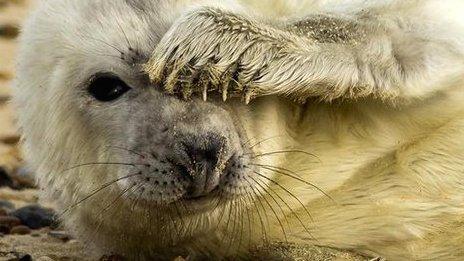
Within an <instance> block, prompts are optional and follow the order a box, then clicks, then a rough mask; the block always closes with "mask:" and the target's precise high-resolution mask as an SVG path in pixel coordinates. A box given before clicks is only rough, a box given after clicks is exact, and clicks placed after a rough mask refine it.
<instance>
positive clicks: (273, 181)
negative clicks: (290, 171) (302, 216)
mask: <svg viewBox="0 0 464 261" xmlns="http://www.w3.org/2000/svg"><path fill="white" fill-rule="evenodd" d="M253 172H254V173H255V174H256V175H258V176H260V177H262V178H264V179H266V180H268V181H270V182H271V183H273V184H275V185H277V186H278V187H280V188H281V189H283V190H284V191H285V192H286V193H288V194H289V195H290V196H291V197H292V198H294V199H295V200H296V201H298V203H299V204H300V205H301V206H302V207H303V209H304V210H305V211H306V214H308V216H309V217H311V220H313V218H312V215H311V213H310V212H309V210H308V209H307V208H306V206H305V205H304V204H303V202H301V200H300V199H299V198H298V197H297V196H295V194H293V193H292V192H291V191H290V190H288V189H287V188H286V187H284V186H283V185H281V184H280V183H279V182H277V181H275V180H273V179H271V178H268V177H266V176H265V175H263V174H261V173H259V172H257V171H253Z"/></svg>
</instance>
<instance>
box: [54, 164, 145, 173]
mask: <svg viewBox="0 0 464 261" xmlns="http://www.w3.org/2000/svg"><path fill="white" fill-rule="evenodd" d="M93 165H124V166H132V167H135V166H143V165H147V164H141V163H126V162H89V163H83V164H79V165H76V166H73V167H70V168H69V169H65V170H63V171H62V172H61V173H63V172H66V171H70V170H73V169H77V168H80V167H85V166H93Z"/></svg>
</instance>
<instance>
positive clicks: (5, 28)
mask: <svg viewBox="0 0 464 261" xmlns="http://www.w3.org/2000/svg"><path fill="white" fill-rule="evenodd" d="M18 34H19V28H18V27H17V26H15V25H11V24H3V25H0V36H1V37H4V38H8V39H14V38H16V37H17V36H18Z"/></svg>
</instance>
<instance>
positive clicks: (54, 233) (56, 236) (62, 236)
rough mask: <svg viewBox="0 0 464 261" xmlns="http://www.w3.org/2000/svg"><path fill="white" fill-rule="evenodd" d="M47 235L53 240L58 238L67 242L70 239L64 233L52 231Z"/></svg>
mask: <svg viewBox="0 0 464 261" xmlns="http://www.w3.org/2000/svg"><path fill="white" fill-rule="evenodd" d="M48 235H49V236H51V237H54V238H58V239H60V240H62V241H69V240H70V239H71V236H70V235H69V234H68V233H66V232H65V231H58V230H53V231H50V232H48Z"/></svg>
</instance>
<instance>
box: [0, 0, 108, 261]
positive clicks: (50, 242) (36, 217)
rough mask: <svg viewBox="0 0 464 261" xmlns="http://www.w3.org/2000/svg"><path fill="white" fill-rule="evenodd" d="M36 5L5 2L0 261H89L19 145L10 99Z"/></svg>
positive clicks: (0, 5)
mask: <svg viewBox="0 0 464 261" xmlns="http://www.w3.org/2000/svg"><path fill="white" fill-rule="evenodd" d="M34 2H36V1H35V0H0V260H2V261H3V260H8V261H15V260H18V261H27V260H34V261H35V260H39V261H50V260H88V258H86V257H85V255H83V254H82V253H83V251H82V247H81V244H80V243H79V242H77V241H76V240H73V239H72V238H71V237H70V236H69V235H68V234H67V233H66V232H65V231H64V230H62V229H61V228H60V227H59V226H58V225H57V222H55V218H56V215H55V212H54V211H53V206H52V205H51V204H49V203H47V202H39V200H38V195H39V193H40V191H39V190H38V189H37V188H36V187H35V182H34V177H33V173H31V172H29V171H28V170H27V167H26V166H25V165H24V164H23V162H22V159H21V153H20V150H19V146H18V143H19V135H18V132H17V129H16V127H15V120H14V113H13V110H12V106H11V105H10V102H9V100H10V98H11V84H12V81H13V79H14V76H15V74H14V69H15V56H16V54H17V51H18V48H17V45H18V35H19V33H20V31H21V29H20V28H21V24H22V22H23V20H24V18H25V17H26V16H27V14H28V13H29V10H30V9H31V7H32V6H33V5H34ZM102 260H107V259H103V258H102Z"/></svg>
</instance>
